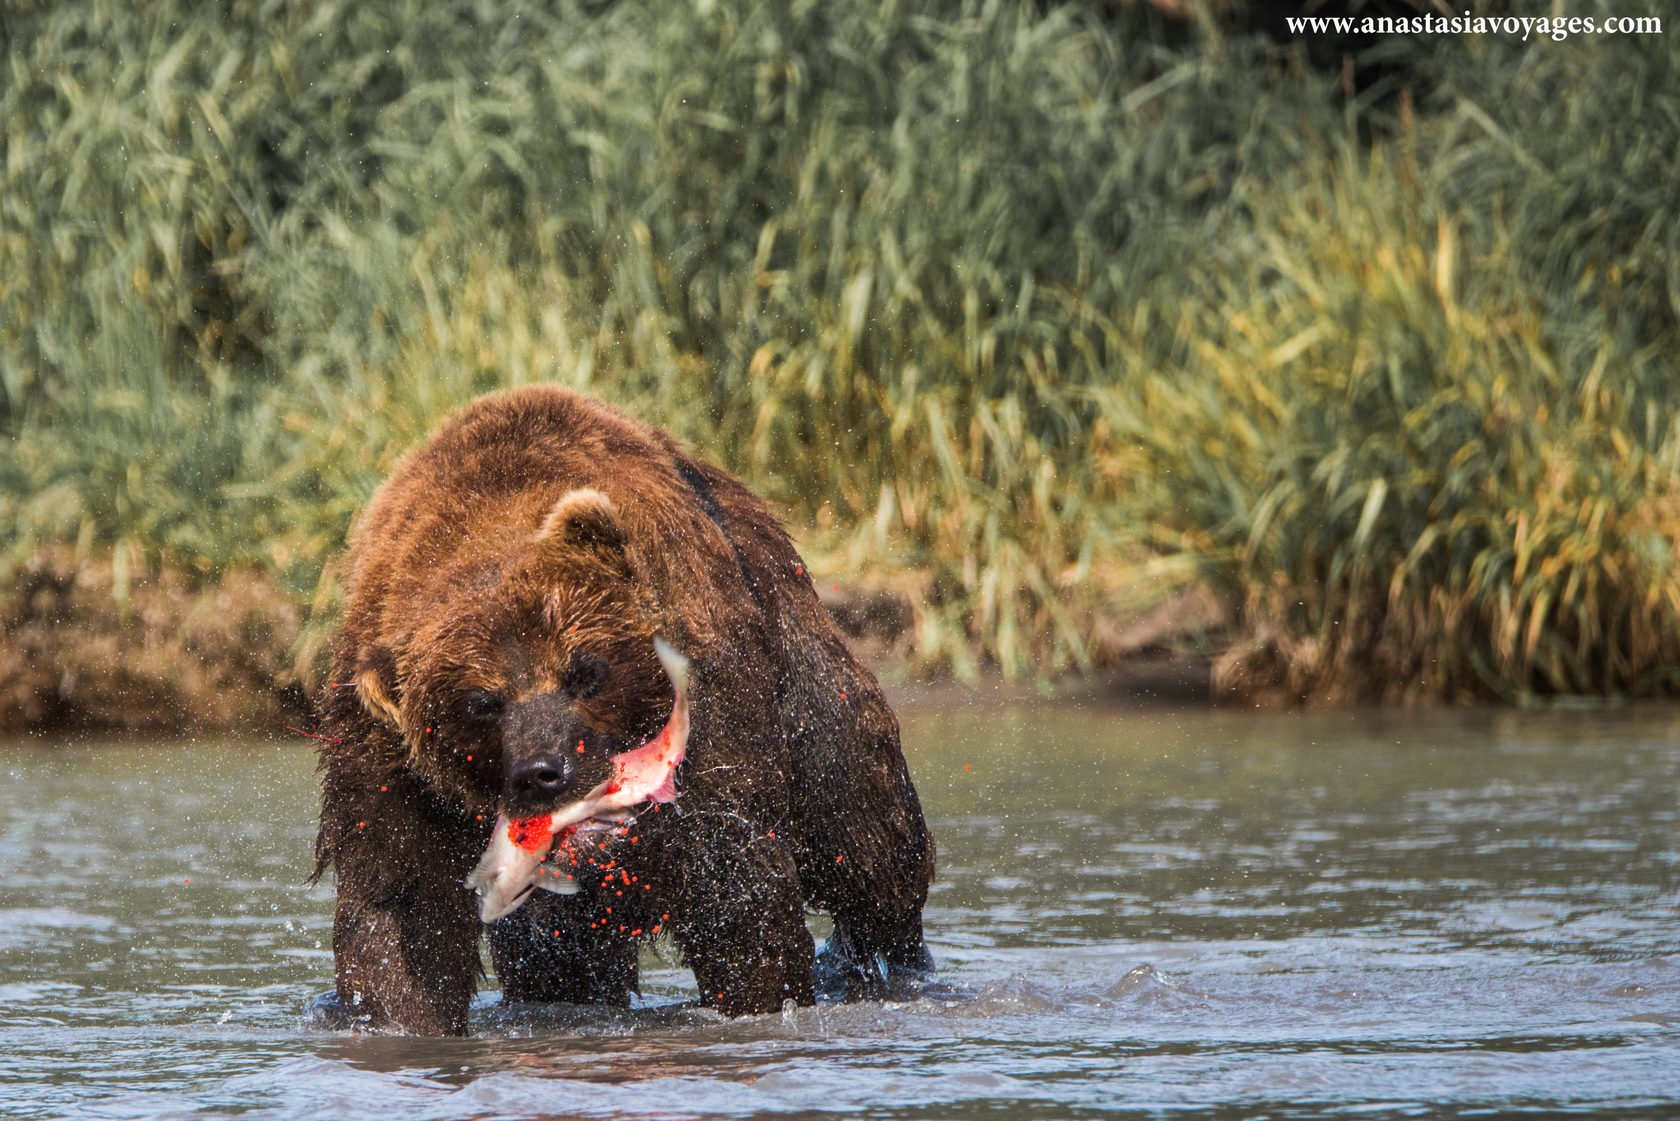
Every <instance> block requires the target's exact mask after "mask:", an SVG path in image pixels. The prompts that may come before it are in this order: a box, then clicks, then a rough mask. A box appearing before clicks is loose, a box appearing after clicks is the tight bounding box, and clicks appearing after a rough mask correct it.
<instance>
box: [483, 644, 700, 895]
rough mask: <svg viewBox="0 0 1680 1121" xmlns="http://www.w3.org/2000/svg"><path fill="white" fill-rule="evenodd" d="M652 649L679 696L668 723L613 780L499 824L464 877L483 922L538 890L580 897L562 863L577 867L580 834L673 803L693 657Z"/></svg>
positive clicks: (620, 760)
mask: <svg viewBox="0 0 1680 1121" xmlns="http://www.w3.org/2000/svg"><path fill="white" fill-rule="evenodd" d="M653 648H654V651H655V653H657V654H658V655H659V664H660V665H662V666H664V667H665V674H666V676H667V677H669V678H670V679H671V688H672V690H673V691H674V692H675V694H676V699H675V701H674V702H673V703H672V705H671V717H670V719H669V720H667V721H666V722H665V727H663V728H661V729H660V730H659V734H658V735H656V736H654V737H653V738H652V739H651V740H649V741H648V742H647V743H644V744H643V745H642V746H641V747H638V748H634V749H632V750H630V751H625V752H621V753H619V754H617V755H614V756H613V757H612V764H613V772H612V777H610V778H608V779H607V780H606V781H605V782H603V783H601V784H600V785H599V786H597V787H595V788H594V789H593V790H591V791H590V792H589V793H587V794H585V795H584V796H583V797H582V798H579V799H578V800H577V801H575V802H571V803H569V804H567V805H565V806H561V807H560V808H559V809H557V810H554V811H552V812H551V813H545V814H538V815H537V816H535V817H524V818H516V819H509V818H508V816H507V815H506V814H502V815H500V816H498V817H497V818H496V829H495V832H494V833H492V834H491V837H490V847H489V848H488V849H486V850H485V852H484V856H483V858H482V859H480V860H479V862H478V867H476V868H474V869H473V873H472V875H470V876H468V877H467V887H469V888H471V889H472V890H473V891H476V892H478V914H479V917H480V918H481V919H483V920H484V921H485V922H493V921H494V920H496V919H499V918H501V917H502V916H503V915H506V914H509V913H511V912H512V911H514V910H515V909H517V908H518V907H519V905H520V904H521V903H523V902H525V900H526V899H527V898H528V897H529V896H530V894H531V891H532V889H533V888H539V887H540V888H542V889H544V890H546V891H552V892H555V893H557V894H559V895H571V894H573V893H575V892H576V891H577V890H578V887H579V884H578V880H577V877H576V875H575V874H574V873H572V872H570V871H567V870H566V869H565V868H562V867H561V864H562V863H568V864H570V865H575V864H576V856H575V854H573V853H572V850H571V843H572V839H573V837H574V836H576V835H577V834H579V833H591V832H596V831H599V830H603V829H612V828H615V827H617V826H618V825H619V824H620V823H621V822H623V821H624V820H625V817H626V816H627V815H626V814H625V811H627V810H629V809H631V808H632V807H634V806H639V805H641V804H642V803H643V802H673V801H675V800H676V797H677V789H676V786H675V785H674V783H673V779H674V777H675V775H676V770H677V764H679V763H681V762H682V761H683V755H684V754H685V753H686V752H687V750H688V659H687V658H685V657H683V656H682V655H681V654H679V653H677V651H676V650H675V649H674V648H673V647H672V646H671V645H670V644H669V643H667V642H666V641H665V640H664V639H662V638H655V639H654V640H653ZM556 842H558V845H556ZM551 855H552V856H554V857H556V859H550V857H551ZM561 858H566V859H561Z"/></svg>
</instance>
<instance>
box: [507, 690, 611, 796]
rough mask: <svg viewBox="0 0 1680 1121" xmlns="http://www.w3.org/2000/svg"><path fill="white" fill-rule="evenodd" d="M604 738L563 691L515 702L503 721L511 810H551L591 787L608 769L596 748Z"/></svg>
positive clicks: (541, 694) (540, 694)
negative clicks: (586, 749)
mask: <svg viewBox="0 0 1680 1121" xmlns="http://www.w3.org/2000/svg"><path fill="white" fill-rule="evenodd" d="M599 739H600V737H599V736H598V735H597V733H596V732H595V730H594V729H592V728H591V727H590V726H589V724H588V723H587V722H586V721H585V720H584V719H583V718H582V716H580V715H579V714H578V713H577V711H576V710H575V709H574V708H573V707H572V705H571V704H570V703H569V699H568V698H567V696H566V695H565V694H564V693H560V692H549V693H539V694H538V695H537V696H534V697H528V698H526V699H525V700H523V701H520V702H519V703H517V704H515V705H512V706H511V707H510V708H509V709H508V712H507V716H506V719H505V720H504V721H503V724H502V749H503V752H504V756H503V757H504V758H505V759H506V760H507V771H506V774H505V776H504V778H503V783H504V785H503V787H502V805H503V806H504V807H506V809H507V811H508V814H509V815H510V816H519V815H521V814H526V815H531V814H540V813H548V812H549V811H550V810H553V809H554V808H555V807H556V806H558V805H560V804H561V803H562V802H564V801H566V800H567V797H568V796H576V795H577V794H580V793H582V792H583V791H584V790H586V789H588V787H589V786H590V785H591V784H590V783H589V782H588V781H587V780H589V779H591V778H599V777H600V776H599V775H596V774H595V772H597V771H600V770H602V769H603V768H602V765H601V764H600V763H599V761H598V759H597V755H598V754H599V752H597V751H594V750H593V749H594V748H595V746H596V744H597V742H598V740H599ZM586 742H587V743H588V744H589V745H590V748H591V749H592V750H591V752H590V753H589V754H588V755H585V754H584V744H585V743H586Z"/></svg>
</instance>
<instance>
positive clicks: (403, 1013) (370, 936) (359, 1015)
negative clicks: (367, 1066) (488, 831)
mask: <svg viewBox="0 0 1680 1121" xmlns="http://www.w3.org/2000/svg"><path fill="white" fill-rule="evenodd" d="M331 777H332V776H331V774H330V772H329V781H330V779H331ZM389 785H390V786H391V790H390V791H389V794H388V795H387V796H385V797H380V798H368V799H365V800H364V799H359V798H354V797H348V798H343V799H339V800H335V804H336V807H337V808H341V809H342V808H348V807H347V806H346V803H350V804H354V803H358V802H359V803H360V805H359V808H358V809H357V810H356V813H355V815H345V816H344V817H342V818H341V819H337V820H335V819H336V818H337V815H333V816H331V817H326V818H324V819H323V822H322V844H323V851H324V852H325V853H328V854H330V857H331V861H332V864H333V867H334V871H335V872H336V875H337V880H338V908H337V911H336V914H335V916H334V918H333V961H334V964H335V966H336V988H337V992H338V999H339V1001H340V1002H341V1003H342V1005H343V1011H344V1013H345V1014H346V1015H347V1016H348V1018H349V1019H350V1021H351V1023H353V1024H355V1025H357V1026H363V1027H368V1028H373V1029H380V1030H393V1031H404V1032H411V1033H413V1034H415V1035H464V1034H465V1033H466V1030H467V1008H468V1006H469V1005H470V1004H471V1002H472V996H473V993H474V992H475V991H477V988H478V975H479V973H480V970H481V967H480V964H479V957H478V936H479V930H480V927H481V924H480V922H479V919H478V910H477V906H476V901H475V899H474V896H473V894H472V893H471V892H470V891H468V890H467V889H466V888H465V887H464V886H463V884H462V881H463V879H464V878H465V876H466V870H467V868H468V867H470V865H471V862H472V858H473V853H474V851H475V845H476V843H477V836H476V834H475V833H474V831H473V830H472V829H471V828H470V827H469V826H468V825H467V823H466V821H465V819H464V818H462V816H461V815H459V814H454V813H450V812H448V811H447V810H446V809H445V808H444V807H442V806H441V805H440V804H439V803H437V802H436V801H435V800H432V799H428V798H425V797H423V796H422V795H420V794H418V793H417V792H416V791H414V790H411V789H408V788H407V784H405V783H399V782H396V781H393V782H391V783H390V784H389ZM329 790H332V787H331V786H330V785H329ZM381 790H382V791H383V790H384V787H381Z"/></svg>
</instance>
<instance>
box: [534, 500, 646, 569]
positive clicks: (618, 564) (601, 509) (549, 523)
mask: <svg viewBox="0 0 1680 1121" xmlns="http://www.w3.org/2000/svg"><path fill="white" fill-rule="evenodd" d="M537 540H538V541H539V542H540V543H541V544H542V546H543V552H544V554H545V555H546V556H547V557H548V558H549V559H551V560H554V561H557V562H560V563H565V562H566V561H567V560H568V559H570V558H573V557H576V556H577V555H579V554H580V553H582V554H585V555H592V556H594V557H595V558H597V559H598V560H601V561H604V562H605V563H606V564H608V565H609V566H611V567H612V568H614V569H617V570H618V571H620V572H622V573H623V574H624V575H626V576H628V575H630V558H629V552H630V538H629V536H628V535H627V534H625V532H624V525H623V524H622V523H621V522H620V521H619V520H618V511H617V510H616V509H614V507H613V504H612V499H610V498H608V497H607V496H606V495H604V494H602V493H601V492H600V491H598V490H595V489H594V488H592V487H583V488H581V489H578V490H574V491H570V492H568V493H566V494H564V495H562V496H561V497H560V501H558V502H556V503H555V504H554V509H552V510H550V511H549V513H548V517H547V518H546V519H544V520H543V526H542V529H541V530H539V531H538V533H537Z"/></svg>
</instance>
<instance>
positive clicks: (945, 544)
mask: <svg viewBox="0 0 1680 1121" xmlns="http://www.w3.org/2000/svg"><path fill="white" fill-rule="evenodd" d="M1572 14H1596V15H1605V14H1621V13H1613V12H1612V11H1611V9H1610V8H1609V7H1608V6H1606V5H1605V4H1600V3H1596V2H1591V0H1586V2H1585V3H1584V7H1582V8H1581V10H1580V12H1578V13H1572ZM1227 15H1228V12H1227V11H1226V10H1225V9H1223V8H1221V9H1220V10H1219V11H1218V12H1216V13H1215V14H1214V15H1212V16H1209V17H1208V18H1206V19H1204V20H1202V21H1201V23H1200V24H1198V25H1196V27H1198V28H1199V30H1192V29H1191V28H1190V27H1188V26H1187V27H1186V28H1183V29H1180V31H1179V32H1178V33H1177V36H1178V38H1181V39H1183V40H1184V41H1183V42H1182V43H1181V44H1180V45H1178V46H1174V47H1168V46H1165V45H1162V44H1160V43H1159V42H1156V41H1154V39H1152V37H1151V35H1150V34H1149V33H1147V32H1148V30H1149V28H1151V27H1152V26H1154V25H1153V24H1152V23H1151V20H1152V19H1153V18H1154V17H1152V16H1151V15H1150V14H1149V9H1148V8H1147V6H1146V5H1122V6H1119V7H1117V8H1116V7H1114V6H1113V5H1097V4H1092V5H1090V6H1086V5H1082V4H1079V3H1068V4H1063V5H1059V6H1054V7H1052V8H1051V9H1050V10H1049V11H1048V13H1047V14H1038V13H1035V12H1033V11H1032V10H1031V9H1029V8H1027V7H1025V6H1020V5H1015V4H1002V3H966V4H965V3H956V2H933V0H924V2H921V3H888V2H880V3H864V4H857V5H833V4H816V3H804V4H801V3H794V4H786V5H758V4H749V3H745V2H744V0H743V2H732V0H712V2H705V0H701V2H696V3H693V4H677V5H668V4H652V3H637V2H632V0H621V2H619V3H616V4H608V5H602V4H578V5H569V4H561V3H554V4H539V3H517V2H515V3H503V4H495V5H490V4H484V3H477V2H469V0H456V2H452V3H445V2H426V3H421V2H418V0H415V2H402V0H389V2H385V3H359V4H343V5H333V4H330V3H329V4H301V3H296V4H293V3H270V4H263V5H258V4H255V3H249V2H242V0H231V2H230V3H227V4H218V5H205V4H197V3H191V2H189V0H156V2H153V3H148V4H143V5H134V4H129V3H104V2H99V0H89V2H85V3H80V4H67V5H52V6H48V5H44V4H43V5H38V6H36V7H23V8H18V9H17V10H15V11H14V12H9V13H8V14H7V15H6V16H5V19H6V21H7V23H6V31H7V33H8V45H7V48H6V59H5V61H6V67H7V69H6V73H5V76H4V79H3V80H0V119H3V120H4V122H5V124H4V129H5V132H4V134H3V139H0V169H3V170H0V174H3V175H4V176H5V182H4V188H3V193H0V387H3V392H0V439H3V440H4V442H5V444H6V453H7V454H6V455H5V456H4V458H3V462H0V547H3V548H4V550H5V555H6V556H7V557H8V558H9V560H8V561H6V563H7V564H9V565H11V566H13V568H14V569H15V568H16V567H17V566H20V565H23V564H25V563H27V559H28V558H29V557H30V556H31V555H32V554H33V553H34V552H35V551H36V550H38V549H40V548H42V547H43V546H46V545H51V544H60V545H62V544H67V543H74V545H75V547H76V549H77V550H78V552H79V555H80V556H81V557H83V558H85V559H87V560H89V562H90V563H91V562H95V561H98V560H99V559H100V558H103V557H109V556H117V557H122V558H125V559H124V561H123V565H124V568H125V570H126V569H127V568H128V567H130V565H131V564H132V563H134V561H135V559H137V560H138V563H140V564H142V565H150V566H158V565H170V566H174V567H180V568H185V569H190V570H195V571H197V572H200V573H203V574H205V575H206V578H207V579H209V578H213V577H214V575H215V574H216V573H219V572H224V571H228V570H230V569H234V568H246V567H255V568H258V569H260V570H264V571H267V572H271V573H273V574H274V576H275V577H276V578H277V579H279V580H280V581H281V582H282V583H283V584H284V586H285V587H286V588H288V589H290V591H291V593H292V594H293V595H294V596H295V597H296V598H297V600H298V602H299V603H300V604H302V605H304V606H306V607H308V608H309V609H310V610H311V612H312V618H313V620H314V624H313V626H312V627H310V628H308V629H306V632H305V638H304V639H302V640H300V642H301V643H302V648H300V649H299V650H298V651H296V653H297V655H298V661H299V664H306V663H307V662H308V661H309V659H310V657H311V656H312V650H313V648H314V647H313V646H312V645H311V644H318V643H319V641H320V637H321V634H322V633H323V630H324V628H325V627H326V626H327V625H328V624H329V623H330V621H331V618H332V612H333V610H334V607H335V602H336V600H335V597H336V594H337V591H336V588H337V578H338V569H337V567H336V565H335V563H334V557H335V556H336V554H337V551H338V550H339V549H340V548H341V547H342V542H343V538H344V534H345V531H346V528H347V526H348V525H349V524H350V521H351V519H352V518H353V517H354V515H355V512H356V510H357V509H359V507H360V506H361V504H362V503H364V502H365V501H366V499H367V497H368V496H369V495H370V494H371V492H372V490H373V488H374V487H375V486H376V485H377V483H378V481H379V479H380V478H381V477H382V476H383V473H384V472H385V471H386V470H387V469H388V468H389V466H390V465H391V463H392V462H393V461H394V459H395V457H396V456H397V455H398V454H400V453H401V451H402V450H403V449H404V448H405V447H407V446H408V445H409V444H411V443H412V442H414V441H416V440H418V439H420V438H422V437H423V436H424V434H425V433H426V432H427V431H428V430H429V429H430V428H431V427H432V426H433V425H435V424H436V423H437V421H438V420H439V419H440V418H441V417H442V416H444V415H445V414H447V413H448V412H449V411H450V410H452V409H454V408H456V407H458V406H460V405H461V404H463V403H464V402H466V401H467V400H469V399H470V398H471V397H472V396H474V395H475V394H477V393H480V392H483V391H485V390H489V389H492V388H495V387H498V386H504V385H516V384H522V383H526V382H530V381H536V380H557V381H560V382H563V383H565V384H569V385H573V386H576V387H578V388H581V389H585V390H587V391H589V392H592V393H595V394H598V395H600V396H602V397H604V398H606V399H608V400H611V401H614V402H617V403H619V404H622V405H624V406H626V407H628V408H630V409H632V410H633V411H635V412H636V413H638V414H639V415H641V416H643V417H644V418H645V419H648V420H650V421H653V422H655V423H660V424H663V425H666V426H668V427H670V428H671V429H672V430H673V431H674V432H676V433H677V434H678V435H679V436H680V437H681V438H683V439H685V440H688V441H691V442H692V443H693V444H694V445H695V446H696V447H698V448H700V449H701V450H702V451H704V452H706V453H707V454H709V455H711V456H713V457H715V458H718V459H720V460H722V461H723V462H724V463H725V464H726V465H728V466H729V467H731V468H732V469H734V470H736V471H737V472H739V473H741V474H742V475H743V476H744V477H745V478H747V479H748V481H749V482H750V483H751V484H752V485H754V486H755V487H756V488H757V489H759V490H760V491H761V492H763V493H765V494H766V495H767V496H768V497H770V498H771V499H772V500H773V501H775V502H776V503H777V504H778V505H779V507H780V508H781V509H782V510H783V511H785V512H786V514H787V515H788V517H789V519H790V522H791V523H792V525H793V526H794V527H795V529H796V532H797V534H798V536H799V537H800V538H801V540H802V543H803V544H804V545H805V547H806V549H807V551H808V552H810V553H811V554H812V555H813V560H814V562H816V563H818V564H819V567H820V568H821V569H822V570H823V571H825V572H828V573H832V574H833V575H834V576H835V578H837V579H840V578H843V579H846V580H849V581H855V582H861V583H875V584H882V585H886V586H891V587H895V588H897V589H900V590H902V591H904V592H906V593H907V594H909V595H910V596H911V598H912V600H913V602H914V603H915V604H916V655H917V659H918V661H919V662H920V664H922V665H924V666H928V667H939V666H944V667H947V668H949V669H951V670H953V671H955V672H956V673H958V674H959V675H962V676H968V675H971V674H973V673H974V672H975V671H976V669H977V668H978V667H979V666H981V665H984V664H996V665H999V666H1001V667H1002V668H1003V670H1004V671H1005V672H1007V673H1011V674H1027V675H1040V676H1045V677H1049V676H1053V675H1055V674H1057V673H1060V672H1063V671H1066V670H1069V669H1079V668H1088V667H1091V666H1093V665H1096V664H1101V663H1103V662H1105V661H1108V660H1110V659H1112V658H1113V657H1114V656H1115V652H1114V651H1113V650H1112V649H1110V648H1108V647H1107V646H1106V645H1105V641H1104V639H1103V637H1102V635H1103V633H1104V632H1103V630H1102V628H1101V627H1100V626H1099V625H1098V623H1099V621H1100V620H1102V619H1103V618H1106V617H1113V616H1115V615H1124V614H1126V613H1127V612H1131V611H1137V610H1142V609H1144V608H1146V607H1148V606H1150V605H1151V604H1152V603H1154V602H1156V601H1158V600H1160V599H1162V598H1163V597H1166V596H1169V595H1171V594H1173V593H1174V592H1175V591H1177V590H1180V589H1183V588H1186V587H1189V586H1191V585H1195V584H1206V585H1209V586H1211V587H1213V588H1215V589H1216V590H1218V591H1219V592H1220V593H1222V594H1224V595H1225V596H1226V597H1228V598H1229V600H1230V601H1231V602H1232V604H1233V605H1234V609H1235V616H1234V619H1235V622H1234V625H1233V629H1232V633H1231V635H1230V636H1229V637H1230V645H1229V647H1228V649H1227V650H1226V651H1225V653H1224V656H1223V657H1222V658H1221V660H1220V662H1219V671H1220V674H1221V679H1222V680H1223V681H1224V682H1226V683H1228V684H1230V685H1232V686H1234V687H1238V688H1241V689H1247V690H1255V691H1263V690H1268V689H1282V690H1284V691H1286V692H1288V693H1292V694H1297V695H1305V694H1311V695H1316V696H1321V697H1328V698H1335V697H1361V698H1369V697H1377V698H1385V699H1391V700H1404V699H1418V698H1425V697H1446V698H1452V697H1461V696H1496V697H1505V698H1524V697H1528V696H1533V695H1545V694H1556V693H1567V694H1592V695H1627V694H1631V695H1641V694H1651V693H1672V692H1673V691H1674V690H1675V687H1676V685H1677V684H1680V682H1677V681H1676V671H1675V666H1676V665H1677V664H1680V656H1677V655H1680V650H1677V647H1680V571H1677V561H1676V547H1677V543H1680V497H1677V495H1676V479H1677V477H1680V432H1677V430H1676V426H1675V425H1676V422H1675V419H1674V418H1675V417H1676V416H1677V415H1680V410H1677V408H1676V406H1677V405H1680V400H1677V398H1680V376H1677V374H1680V370H1677V369H1676V365H1677V357H1676V356H1680V213H1677V209H1676V203H1675V200H1674V192H1673V190H1672V185H1673V184H1674V183H1676V182H1680V156H1677V155H1676V153H1677V152H1680V37H1677V36H1676V35H1675V34H1673V33H1672V32H1671V33H1670V34H1668V35H1665V36H1660V37H1646V38H1643V39H1634V38H1621V39H1608V38H1591V39H1588V38H1580V39H1572V40H1570V41H1568V42H1566V43H1561V44H1560V43H1551V42H1546V43H1542V44H1533V45H1529V46H1527V47H1524V46H1523V45H1522V44H1520V43H1507V42H1503V41H1494V40H1467V41H1463V42H1459V41H1453V40H1447V39H1432V40H1427V41H1421V40H1420V41H1417V42H1413V43H1395V44H1389V45H1388V48H1389V50H1390V52H1391V53H1392V54H1393V55H1394V57H1396V58H1398V59H1399V60H1400V61H1401V62H1403V63H1404V65H1405V67H1406V69H1405V70H1404V71H1403V74H1404V75H1405V76H1406V77H1405V80H1406V81H1407V82H1409V84H1410V86H1411V87H1412V88H1411V89H1410V90H1408V91H1407V92H1405V93H1399V92H1397V91H1396V90H1395V89H1393V88H1390V89H1387V90H1381V89H1379V90H1376V91H1373V92H1372V93H1371V94H1370V95H1368V96H1366V97H1364V98H1362V99H1360V100H1358V101H1354V102H1349V101H1348V100H1347V99H1346V98H1345V97H1344V96H1343V95H1342V94H1341V93H1340V92H1339V90H1338V85H1337V82H1336V81H1335V78H1334V76H1332V77H1321V76H1316V75H1314V74H1311V73H1309V72H1307V71H1306V70H1305V69H1304V67H1303V65H1302V63H1301V58H1300V56H1299V55H1298V54H1296V53H1295V52H1292V51H1288V50H1280V49H1277V48H1273V47H1270V46H1267V45H1266V44H1263V43H1260V42H1257V41H1251V40H1248V39H1246V38H1243V37H1241V36H1238V35H1235V34H1234V33H1232V32H1231V31H1230V28H1229V27H1228V26H1226V25H1225V24H1222V22H1221V21H1222V20H1224V19H1225V18H1226V17H1227ZM125 579H126V577H125ZM116 586H117V588H118V593H119V594H120V593H121V587H122V583H121V582H120V581H119V582H118V583H117V585H116Z"/></svg>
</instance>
